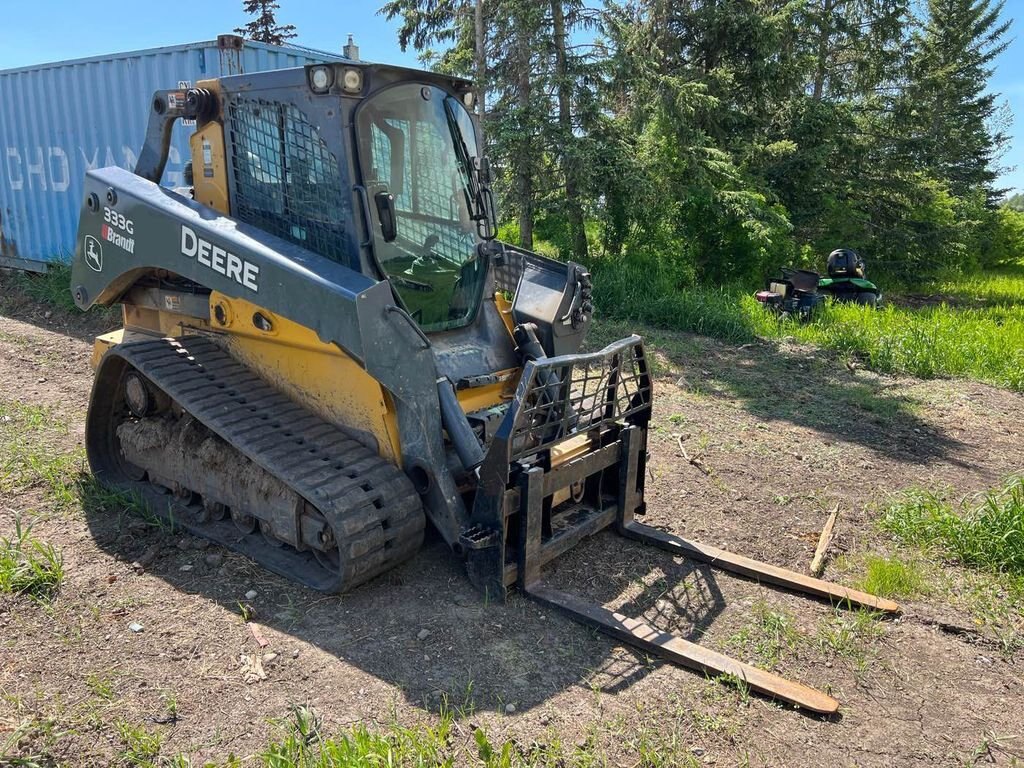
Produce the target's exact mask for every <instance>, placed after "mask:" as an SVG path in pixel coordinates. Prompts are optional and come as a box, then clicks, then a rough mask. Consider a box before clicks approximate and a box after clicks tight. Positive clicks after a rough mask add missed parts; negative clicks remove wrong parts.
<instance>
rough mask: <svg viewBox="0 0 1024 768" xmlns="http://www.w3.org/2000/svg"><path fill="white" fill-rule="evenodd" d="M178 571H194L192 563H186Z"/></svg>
mask: <svg viewBox="0 0 1024 768" xmlns="http://www.w3.org/2000/svg"><path fill="white" fill-rule="evenodd" d="M178 570H179V571H191V570H192V563H185V564H184V565H183V566H181V568H179V569H178Z"/></svg>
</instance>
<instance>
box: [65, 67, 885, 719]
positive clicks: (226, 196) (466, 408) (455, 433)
mask: <svg viewBox="0 0 1024 768" xmlns="http://www.w3.org/2000/svg"><path fill="white" fill-rule="evenodd" d="M474 98H475V95H474V90H473V87H472V84H471V83H469V82H467V81H464V80H460V79H455V78H451V77H447V76H443V75H439V74H436V73H430V72H418V71H413V70H407V69H401V68H397V67H389V66H382V65H371V64H366V63H363V62H357V61H353V62H344V63H337V64H325V65H312V66H307V67H305V68H298V69H292V70H281V71H276V72H265V73H259V74H247V75H237V76H233V77H225V78H222V79H219V80H211V81H204V82H200V83H198V84H197V87H196V88H193V89H177V90H175V89H171V90H166V91H159V92H157V93H156V94H154V96H153V99H152V103H151V110H150V120H149V127H148V130H147V135H146V139H145V145H144V147H143V150H142V152H141V153H140V155H139V161H138V165H137V167H136V168H135V170H134V172H129V171H126V170H123V169H120V168H102V169H98V170H93V171H90V172H89V173H88V176H87V179H86V184H85V194H84V197H83V201H82V210H81V220H80V226H79V234H78V242H77V249H76V256H75V260H74V264H73V269H72V285H71V290H72V293H73V295H74V298H75V301H76V303H77V304H78V306H79V307H82V308H86V307H89V306H92V305H94V304H101V305H112V304H121V305H122V306H123V316H124V323H123V326H124V327H123V328H122V329H119V330H117V331H115V332H113V333H109V334H106V335H104V336H101V337H99V338H98V339H97V340H96V344H95V351H94V356H93V364H94V366H95V369H96V379H95V385H94V388H93V392H92V395H91V401H90V404H89V412H88V417H87V426H86V444H87V452H88V457H89V462H90V465H91V467H92V469H93V471H94V473H95V475H96V477H97V478H98V480H99V481H100V482H102V483H104V484H107V485H110V486H113V487H116V488H119V489H124V490H127V491H130V492H133V493H137V494H139V495H140V497H141V498H143V499H144V500H145V501H146V503H147V504H149V506H150V507H151V508H152V509H153V511H154V512H156V513H158V514H171V515H173V516H174V518H175V520H176V521H178V522H180V523H182V524H183V525H185V526H186V527H187V528H188V529H189V530H191V531H192V532H194V533H195V534H196V535H200V536H204V537H207V538H209V539H212V540H214V541H216V542H218V543H220V544H222V545H224V546H226V547H230V548H232V549H234V550H237V551H239V552H242V553H245V554H246V555H249V556H250V557H252V558H253V559H254V560H256V561H257V562H259V563H261V564H262V565H264V566H265V567H267V568H269V569H271V570H273V571H275V572H277V573H279V574H282V575H284V576H286V577H288V578H291V579H294V580H296V581H299V582H301V583H303V584H305V585H307V586H309V587H312V588H314V589H318V590H323V591H327V592H338V591H343V590H347V589H351V588H353V587H356V586H358V585H359V584H361V583H363V582H365V581H367V580H368V579H371V578H373V577H375V576H377V575H379V574H381V573H383V572H385V571H387V570H388V569H389V568H392V567H394V566H396V565H397V564H399V563H401V562H403V561H405V560H407V559H408V558H410V557H412V556H413V555H414V554H415V553H416V551H417V550H418V548H419V547H420V544H421V542H422V540H423V535H424V529H425V526H426V524H427V521H428V520H429V521H430V523H431V525H433V526H434V528H436V529H437V531H438V532H439V534H440V536H441V537H443V539H444V540H445V542H447V544H448V546H449V547H450V548H451V551H452V552H453V554H454V555H456V556H458V557H461V558H463V559H464V561H465V563H466V569H467V573H468V577H469V579H470V580H471V581H472V582H473V583H474V584H475V585H476V586H477V587H478V588H479V589H480V590H482V591H483V592H485V593H486V594H488V595H490V596H491V597H492V598H498V599H504V597H505V595H506V592H507V590H509V589H511V588H516V589H518V590H519V591H521V592H522V593H524V594H526V595H528V596H530V597H532V598H534V599H537V600H540V601H542V602H545V603H548V604H550V605H553V606H556V607H558V608H559V609H561V610H563V611H565V612H567V613H569V614H571V615H572V616H573V617H575V618H577V619H579V620H582V621H586V622H588V623H591V624H593V625H594V626H596V627H598V628H599V629H601V630H602V631H605V632H608V633H610V634H612V635H614V636H616V637H618V638H620V639H622V640H623V641H625V642H627V643H630V644H632V645H635V646H639V647H641V648H644V649H646V650H648V651H649V652H651V653H654V654H657V655H659V656H662V657H664V658H667V659H670V660H672V661H675V662H677V663H680V664H684V665H687V666H691V667H696V668H698V669H701V670H704V671H706V672H708V673H711V674H731V675H735V676H736V677H738V678H741V679H744V680H746V681H747V683H748V684H749V686H750V687H751V688H752V689H754V690H757V691H761V692H764V693H766V694H768V695H771V696H775V697H778V698H780V699H783V700H786V701H789V702H793V703H795V704H798V705H800V706H803V707H805V708H808V709H811V710H815V711H819V712H833V711H835V709H836V708H837V707H838V703H837V702H836V701H835V700H834V699H832V698H831V697H830V696H827V695H825V694H823V693H821V692H819V691H815V690H813V689H811V688H807V687H806V686H803V685H800V684H798V683H793V682H789V681H786V680H784V679H782V678H779V677H777V676H775V675H773V674H771V673H768V672H765V671H763V670H759V669H756V668H754V667H751V666H748V665H746V664H743V663H741V662H738V661H735V660H733V659H730V658H728V657H725V656H722V655H720V654H717V653H714V652H712V651H709V650H706V649H704V648H701V647H700V646H697V645H694V644H692V643H689V642H687V641H685V640H683V639H682V638H679V637H675V636H673V635H669V634H666V633H662V632H659V631H657V630H655V629H653V628H651V627H649V626H648V625H646V624H644V623H643V622H642V621H638V620H635V619H632V618H629V617H626V616H621V615H619V614H616V613H614V612H612V611H609V610H608V609H606V608H604V607H602V606H600V605H597V604H593V603H590V602H588V601H585V600H582V599H579V598H577V597H574V596H572V595H568V594H565V593H563V592H559V591H557V590H554V589H552V588H551V587H550V586H548V585H546V584H545V583H544V580H543V566H544V565H545V563H548V562H550V561H551V560H553V559H554V558H557V557H558V556H559V555H561V554H562V553H564V552H566V551H567V550H568V549H570V548H571V547H573V546H574V545H575V544H576V543H577V542H579V541H580V540H581V539H582V538H584V537H586V536H589V535H592V534H594V533H597V532H598V531H601V530H603V529H613V530H615V531H617V532H618V533H620V534H622V535H625V536H628V537H631V538H634V539H638V540H640V541H643V542H645V543H648V544H651V545H653V546H658V547H661V548H663V549H665V550H667V551H668V552H671V553H673V554H676V555H681V556H685V557H691V558H697V559H701V560H705V561H709V562H712V563H713V564H715V565H718V566H720V567H723V568H726V569H728V570H731V571H734V572H738V573H740V574H743V575H745V576H748V577H750V578H756V579H759V580H762V581H768V582H773V583H777V584H780V585H782V586H785V587H789V588H792V589H799V590H802V591H805V592H809V593H812V594H815V595H818V596H820V597H823V598H825V599H830V600H832V601H834V602H837V603H843V604H849V605H866V606H869V607H871V608H874V609H879V610H897V606H896V605H895V604H893V603H890V602H888V601H885V600H880V599H878V598H875V597H872V596H870V595H866V594H863V593H859V592H855V591H853V590H848V589H845V588H843V587H839V586H837V585H832V584H828V583H826V582H822V581H818V580H815V579H810V578H807V577H804V576H801V575H799V574H796V573H793V572H789V571H784V570H782V569H779V568H775V567H773V566H769V565H766V564H763V563H757V562H755V561H752V560H748V559H746V558H742V557H740V556H737V555H732V554H730V553H727V552H723V551H721V550H717V549H714V548H710V547H706V546H703V545H700V544H697V543H695V542H690V541H687V540H686V539H683V538H680V537H677V536H674V535H671V534H668V533H664V532H662V531H659V530H656V529H654V528H651V527H649V526H646V525H643V524H641V523H639V522H637V521H636V519H635V518H636V517H638V516H641V515H643V513H644V510H645V501H644V479H645V476H646V474H647V472H646V461H647V429H648V424H649V421H650V418H651V407H652V387H651V376H650V371H649V370H648V366H647V361H646V358H645V355H644V348H643V345H642V342H641V339H640V338H639V337H637V336H633V337H630V338H626V339H622V340H621V341H618V342H616V343H614V344H611V345H610V346H608V347H607V348H605V349H603V350H601V351H600V352H596V353H589V354H582V353H580V349H581V345H582V343H583V340H584V337H585V335H586V332H587V329H588V327H589V324H590V321H591V315H592V312H593V303H592V286H591V280H590V275H589V274H588V273H587V271H586V270H585V269H584V268H582V267H581V266H579V265H577V264H572V263H561V262H558V261H555V260H552V259H548V258H545V257H542V256H540V255H538V254H535V253H531V252H528V251H524V250H522V249H519V248H515V247H513V246H510V245H506V244H503V243H500V242H498V241H497V240H496V238H495V233H496V215H495V206H494V201H493V195H492V192H491V189H490V183H491V178H490V176H491V172H490V165H489V163H488V161H487V159H486V158H485V157H484V156H483V155H482V152H481V142H480V140H479V137H478V131H477V123H476V120H475V118H474V116H473V107H474ZM183 119H190V120H195V122H196V127H195V130H194V133H193V134H192V136H191V140H190V141H191V150H192V153H191V154H192V159H191V164H190V172H188V173H186V182H187V184H188V186H187V187H185V188H181V189H169V188H165V187H162V186H160V181H161V178H162V176H163V171H164V167H165V165H166V162H167V157H168V153H169V147H170V142H171V131H172V128H173V126H174V125H175V123H176V121H179V120H183Z"/></svg>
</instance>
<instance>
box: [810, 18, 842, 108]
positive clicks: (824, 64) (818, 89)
mask: <svg viewBox="0 0 1024 768" xmlns="http://www.w3.org/2000/svg"><path fill="white" fill-rule="evenodd" d="M838 4H839V3H838V2H837V0H824V1H823V2H822V6H821V23H820V24H821V25H820V26H819V28H818V61H817V62H816V64H815V70H814V90H813V93H812V94H811V97H812V98H813V99H814V100H815V101H821V99H822V97H823V96H824V95H825V77H826V76H827V75H828V50H829V49H828V44H829V38H831V37H832V13H833V12H834V11H835V9H836V6H837V5H838Z"/></svg>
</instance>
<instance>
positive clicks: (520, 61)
mask: <svg viewBox="0 0 1024 768" xmlns="http://www.w3.org/2000/svg"><path fill="white" fill-rule="evenodd" d="M524 26H525V24H523V23H522V21H520V23H519V25H518V27H519V34H518V35H516V37H517V38H518V39H517V40H516V48H517V51H518V56H517V57H516V64H517V69H518V72H517V73H516V102H517V106H518V110H519V122H520V138H519V141H518V145H519V146H518V147H517V152H516V154H517V155H518V157H517V158H516V167H517V169H516V197H518V198H519V200H518V202H519V245H520V246H522V247H523V248H526V249H528V250H532V248H533V166H534V158H533V152H534V136H533V125H532V122H533V121H532V120H531V119H530V116H531V111H532V110H531V105H530V101H531V97H532V93H531V83H530V74H531V73H530V40H529V38H528V36H527V34H526V32H525V30H524V29H523V27H524Z"/></svg>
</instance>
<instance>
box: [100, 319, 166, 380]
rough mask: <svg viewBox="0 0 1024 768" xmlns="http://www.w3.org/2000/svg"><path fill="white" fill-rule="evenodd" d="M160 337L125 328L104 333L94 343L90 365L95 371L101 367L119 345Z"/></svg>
mask: <svg viewBox="0 0 1024 768" xmlns="http://www.w3.org/2000/svg"><path fill="white" fill-rule="evenodd" d="M159 335H160V334H154V333H148V332H145V331H129V330H126V329H125V328H118V329H117V330H116V331H111V332H110V333H104V334H103V335H102V336H97V337H96V339H95V341H93V343H92V358H91V359H90V360H89V365H91V366H92V369H93V370H94V371H95V370H96V369H97V368H98V367H99V365H100V361H101V360H103V356H104V355H105V354H107V352H108V351H109V350H110V349H112V348H113V347H116V346H117V345H118V344H125V343H127V342H129V341H147V340H151V339H153V338H156V337H158V336H159Z"/></svg>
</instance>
